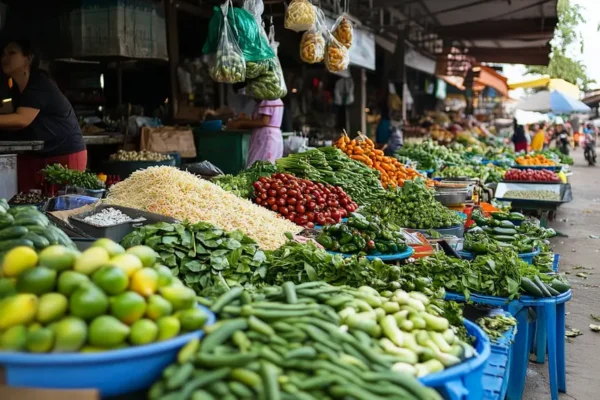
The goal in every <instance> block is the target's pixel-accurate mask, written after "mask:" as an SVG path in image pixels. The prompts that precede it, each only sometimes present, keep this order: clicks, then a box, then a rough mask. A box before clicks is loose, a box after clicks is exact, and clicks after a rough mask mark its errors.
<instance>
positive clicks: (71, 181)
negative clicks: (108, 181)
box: [41, 164, 104, 190]
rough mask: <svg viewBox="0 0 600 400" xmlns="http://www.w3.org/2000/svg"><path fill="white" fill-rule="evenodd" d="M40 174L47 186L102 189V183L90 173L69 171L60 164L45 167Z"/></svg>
mask: <svg viewBox="0 0 600 400" xmlns="http://www.w3.org/2000/svg"><path fill="white" fill-rule="evenodd" d="M41 172H42V174H43V175H44V179H45V180H46V182H47V183H49V184H54V185H71V186H79V187H82V188H85V189H91V190H98V189H104V182H102V181H101V180H100V179H98V177H97V176H96V174H93V173H91V172H81V171H77V170H74V169H69V168H67V167H64V166H63V165H61V164H52V165H47V166H46V167H45V168H44V169H43V170H42V171H41Z"/></svg>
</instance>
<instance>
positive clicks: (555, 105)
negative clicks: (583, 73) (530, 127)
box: [517, 90, 591, 114]
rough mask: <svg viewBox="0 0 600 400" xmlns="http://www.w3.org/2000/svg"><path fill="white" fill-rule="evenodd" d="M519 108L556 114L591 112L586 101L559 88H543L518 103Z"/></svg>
mask: <svg viewBox="0 0 600 400" xmlns="http://www.w3.org/2000/svg"><path fill="white" fill-rule="evenodd" d="M517 109H519V110H523V111H536V112H541V113H548V112H552V113H555V114H570V113H587V112H591V109H590V108H589V107H588V106H586V105H585V104H584V103H582V102H581V101H579V100H577V99H574V98H573V97H571V96H569V95H567V94H564V93H562V92H559V91H558V90H553V91H551V92H549V91H547V90H543V91H541V92H538V93H536V94H534V95H532V96H529V97H528V98H526V99H524V100H521V101H520V102H519V103H518V104H517Z"/></svg>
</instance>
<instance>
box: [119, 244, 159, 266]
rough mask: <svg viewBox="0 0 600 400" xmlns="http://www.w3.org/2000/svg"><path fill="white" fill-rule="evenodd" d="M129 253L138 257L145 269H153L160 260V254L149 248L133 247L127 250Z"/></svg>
mask: <svg viewBox="0 0 600 400" xmlns="http://www.w3.org/2000/svg"><path fill="white" fill-rule="evenodd" d="M127 253H128V254H133V255H134V256H137V258H139V259H140V261H141V262H142V264H143V265H144V267H151V266H152V265H153V264H154V263H155V262H156V260H157V259H158V254H157V253H156V252H155V251H154V250H153V249H152V248H150V247H148V246H142V245H140V246H133V247H130V248H129V249H127Z"/></svg>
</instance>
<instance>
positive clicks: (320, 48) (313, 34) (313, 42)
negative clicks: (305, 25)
mask: <svg viewBox="0 0 600 400" xmlns="http://www.w3.org/2000/svg"><path fill="white" fill-rule="evenodd" d="M315 13H316V16H317V17H316V19H315V24H314V25H313V26H312V27H311V28H310V29H309V30H307V31H306V32H304V34H303V35H302V40H300V59H302V61H304V62H305V63H308V64H314V63H318V62H321V61H323V58H324V57H325V38H324V37H323V30H325V29H326V28H325V15H324V14H323V11H322V10H321V9H320V8H317V7H315Z"/></svg>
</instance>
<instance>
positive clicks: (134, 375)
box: [0, 306, 215, 397]
mask: <svg viewBox="0 0 600 400" xmlns="http://www.w3.org/2000/svg"><path fill="white" fill-rule="evenodd" d="M198 307H200V308H202V309H203V310H204V311H205V312H206V313H207V314H208V317H209V318H208V321H207V323H206V326H210V325H212V324H214V322H215V315H214V314H213V313H212V312H211V311H210V310H209V309H208V308H206V307H203V306H198ZM203 335H204V332H203V331H202V330H199V331H195V332H190V333H186V334H184V335H181V336H177V337H175V338H173V339H170V340H167V341H164V342H157V343H152V344H148V345H144V346H136V347H130V348H126V349H122V350H112V351H105V352H102V353H89V354H87V353H70V354H58V353H54V354H33V353H10V352H0V366H2V367H4V370H5V376H6V385H8V386H22V387H29V388H45V389H88V388H94V389H97V390H99V391H100V395H101V396H102V397H108V396H118V395H122V394H125V393H131V392H135V391H138V390H142V389H146V388H148V387H149V386H150V385H151V384H152V383H154V382H155V381H156V380H157V379H158V378H159V377H160V375H161V374H162V372H163V370H164V369H165V368H166V367H167V366H168V365H169V364H171V363H172V362H173V361H175V358H176V356H177V352H178V351H179V349H180V348H181V347H183V346H184V345H185V344H186V343H187V342H189V341H190V340H192V339H194V338H201V337H202V336H203Z"/></svg>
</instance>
